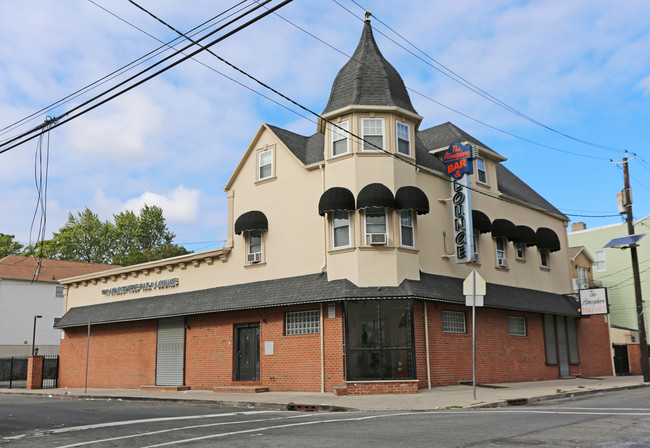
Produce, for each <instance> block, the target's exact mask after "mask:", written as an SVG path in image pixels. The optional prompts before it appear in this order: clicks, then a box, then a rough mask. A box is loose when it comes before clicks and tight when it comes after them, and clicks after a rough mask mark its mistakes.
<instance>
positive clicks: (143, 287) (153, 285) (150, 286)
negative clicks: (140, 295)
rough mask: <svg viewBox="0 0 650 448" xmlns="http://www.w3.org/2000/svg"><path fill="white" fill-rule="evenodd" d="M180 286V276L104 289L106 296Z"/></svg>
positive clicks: (103, 292)
mask: <svg viewBox="0 0 650 448" xmlns="http://www.w3.org/2000/svg"><path fill="white" fill-rule="evenodd" d="M176 286H178V278H177V277H176V278H168V279H165V280H158V281H155V282H144V283H134V284H132V285H124V286H116V287H115V288H109V289H102V294H104V295H105V296H119V295H123V294H129V293H135V292H140V291H153V290H154V289H166V288H174V287H176Z"/></svg>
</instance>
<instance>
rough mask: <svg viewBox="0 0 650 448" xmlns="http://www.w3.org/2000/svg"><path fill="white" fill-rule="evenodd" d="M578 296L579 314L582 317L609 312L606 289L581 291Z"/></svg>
mask: <svg viewBox="0 0 650 448" xmlns="http://www.w3.org/2000/svg"><path fill="white" fill-rule="evenodd" d="M579 295H580V313H581V314H582V315H583V316H586V315H591V314H607V313H608V312H609V307H608V301H607V288H593V289H581V290H580V291H579Z"/></svg>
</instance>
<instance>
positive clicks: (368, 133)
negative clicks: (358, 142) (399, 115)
mask: <svg viewBox="0 0 650 448" xmlns="http://www.w3.org/2000/svg"><path fill="white" fill-rule="evenodd" d="M361 138H362V139H363V140H364V141H363V151H381V150H382V149H384V119H383V118H362V119H361Z"/></svg>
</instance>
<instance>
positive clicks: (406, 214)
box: [400, 210, 415, 247]
mask: <svg viewBox="0 0 650 448" xmlns="http://www.w3.org/2000/svg"><path fill="white" fill-rule="evenodd" d="M400 243H401V245H402V246H404V247H414V246H415V237H414V232H413V210H402V211H400Z"/></svg>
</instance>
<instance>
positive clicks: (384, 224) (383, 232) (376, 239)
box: [364, 207, 388, 245]
mask: <svg viewBox="0 0 650 448" xmlns="http://www.w3.org/2000/svg"><path fill="white" fill-rule="evenodd" d="M364 219H365V230H366V244H377V245H385V244H387V243H388V217H387V215H386V209H385V208H384V207H370V208H367V209H366V210H365V213H364Z"/></svg>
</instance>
